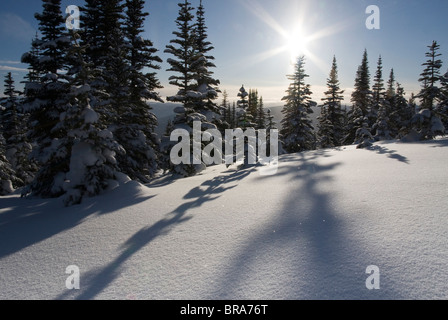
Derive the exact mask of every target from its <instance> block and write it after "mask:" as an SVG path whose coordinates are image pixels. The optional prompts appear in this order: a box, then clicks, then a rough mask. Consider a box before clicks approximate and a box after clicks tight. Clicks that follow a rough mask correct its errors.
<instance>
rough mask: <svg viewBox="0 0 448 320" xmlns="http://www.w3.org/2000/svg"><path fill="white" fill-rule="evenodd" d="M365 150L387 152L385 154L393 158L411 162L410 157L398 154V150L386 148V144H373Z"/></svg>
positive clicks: (407, 162)
mask: <svg viewBox="0 0 448 320" xmlns="http://www.w3.org/2000/svg"><path fill="white" fill-rule="evenodd" d="M365 150H369V151H376V153H378V154H385V155H387V156H388V157H389V158H391V159H395V160H397V161H400V162H402V163H406V164H409V159H408V158H406V157H405V156H402V155H400V154H398V153H397V151H396V150H390V149H388V148H386V147H384V146H380V145H373V146H371V147H369V148H366V149H365Z"/></svg>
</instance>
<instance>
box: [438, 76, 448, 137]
mask: <svg viewBox="0 0 448 320" xmlns="http://www.w3.org/2000/svg"><path fill="white" fill-rule="evenodd" d="M440 84H441V92H440V93H441V94H440V103H439V105H438V106H437V111H438V113H439V115H440V117H441V119H442V121H443V125H444V127H445V129H447V128H448V72H447V73H445V74H444V75H443V76H442V77H441V78H440ZM445 133H446V132H445Z"/></svg>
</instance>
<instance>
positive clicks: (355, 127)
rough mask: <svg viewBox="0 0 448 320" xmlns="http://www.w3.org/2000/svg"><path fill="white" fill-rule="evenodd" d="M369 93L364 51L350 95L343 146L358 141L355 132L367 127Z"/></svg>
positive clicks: (367, 67)
mask: <svg viewBox="0 0 448 320" xmlns="http://www.w3.org/2000/svg"><path fill="white" fill-rule="evenodd" d="M371 97H372V93H371V91H370V71H369V61H368V54H367V50H365V51H364V54H363V58H362V62H361V65H360V66H359V67H358V71H357V73H356V79H355V90H354V91H353V93H352V99H351V101H352V103H353V105H352V109H351V110H350V111H349V113H348V125H347V128H346V136H345V139H344V140H345V142H344V144H352V143H354V142H356V141H359V139H360V137H357V132H358V133H359V132H363V131H362V130H359V129H362V128H364V129H365V128H366V126H367V127H369V119H368V114H369V108H370V104H371V101H372V98H371ZM369 130H370V129H369Z"/></svg>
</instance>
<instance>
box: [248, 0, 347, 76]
mask: <svg viewBox="0 0 448 320" xmlns="http://www.w3.org/2000/svg"><path fill="white" fill-rule="evenodd" d="M244 3H245V4H246V6H247V8H248V10H249V11H250V12H251V13H252V14H254V15H255V16H256V17H258V18H259V19H260V20H261V21H263V22H264V23H265V24H266V25H267V26H269V27H270V28H271V29H272V30H274V31H275V32H277V33H278V35H279V36H280V37H281V39H282V40H283V41H282V45H280V46H279V47H278V48H274V49H271V50H268V51H265V52H262V53H260V54H258V55H257V57H255V59H253V60H252V61H253V62H262V61H264V60H267V59H270V58H272V57H274V56H277V55H279V54H284V53H285V52H286V53H289V58H290V63H291V64H292V65H293V64H295V63H296V62H297V58H298V57H299V56H302V55H304V56H306V58H307V60H310V61H311V62H312V63H314V64H315V65H316V66H317V67H318V68H319V69H320V70H321V71H322V72H324V73H327V72H328V70H327V69H328V63H326V62H323V61H322V60H321V59H319V58H318V57H317V55H316V54H315V53H314V52H313V50H312V47H313V44H315V43H316V42H317V41H318V40H321V39H322V38H325V37H329V36H332V35H334V34H336V33H338V32H341V31H342V30H343V29H345V28H346V27H347V26H348V25H349V24H350V23H351V21H343V22H337V23H335V24H334V25H331V26H329V27H326V28H323V29H320V30H315V31H311V30H308V29H307V28H306V17H307V15H308V14H309V11H310V10H309V3H310V2H309V1H301V2H300V3H299V2H297V1H294V2H291V7H290V8H289V9H288V10H293V12H294V13H295V14H294V17H295V18H294V22H293V23H289V25H287V26H285V25H286V24H288V21H282V22H281V23H280V22H279V21H278V20H276V19H275V18H274V17H273V16H272V15H271V14H270V13H269V12H267V11H266V10H265V9H264V8H263V7H262V6H261V4H260V3H259V2H257V1H253V0H249V1H246V2H244Z"/></svg>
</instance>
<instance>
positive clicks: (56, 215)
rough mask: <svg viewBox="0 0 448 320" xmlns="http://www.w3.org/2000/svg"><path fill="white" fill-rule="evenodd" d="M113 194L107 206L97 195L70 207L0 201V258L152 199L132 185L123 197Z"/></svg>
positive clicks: (52, 202)
mask: <svg viewBox="0 0 448 320" xmlns="http://www.w3.org/2000/svg"><path fill="white" fill-rule="evenodd" d="M114 192H116V193H117V196H116V197H113V196H111V194H109V195H107V199H108V202H107V203H103V202H102V197H101V196H99V197H97V198H92V199H87V200H86V201H85V202H84V203H83V204H81V205H78V206H73V207H69V208H66V207H64V205H63V204H62V201H57V200H54V199H53V200H50V201H45V200H42V199H14V198H8V199H0V203H1V204H2V205H4V206H5V208H6V207H7V208H8V209H7V210H6V211H5V212H3V213H1V214H0V259H1V258H4V257H6V256H8V255H11V254H14V253H16V252H18V251H20V250H22V249H24V248H26V247H29V246H31V245H33V244H36V243H39V242H41V241H44V240H46V239H48V238H51V237H53V236H55V235H57V234H59V233H61V232H64V231H67V230H70V229H72V228H74V227H76V226H77V225H79V224H81V223H82V222H83V221H84V219H86V218H88V217H89V216H91V215H93V214H107V213H110V212H114V211H116V210H120V209H123V208H126V207H129V206H132V205H135V204H136V203H139V202H143V201H146V200H148V199H150V198H151V197H152V196H142V195H141V194H140V193H139V191H138V188H137V185H133V184H130V185H128V187H127V188H126V193H125V194H123V193H122V192H121V190H114V191H112V193H114ZM111 199H113V200H111ZM8 206H9V207H8Z"/></svg>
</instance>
